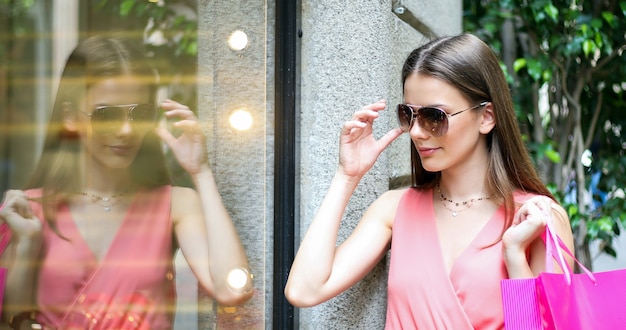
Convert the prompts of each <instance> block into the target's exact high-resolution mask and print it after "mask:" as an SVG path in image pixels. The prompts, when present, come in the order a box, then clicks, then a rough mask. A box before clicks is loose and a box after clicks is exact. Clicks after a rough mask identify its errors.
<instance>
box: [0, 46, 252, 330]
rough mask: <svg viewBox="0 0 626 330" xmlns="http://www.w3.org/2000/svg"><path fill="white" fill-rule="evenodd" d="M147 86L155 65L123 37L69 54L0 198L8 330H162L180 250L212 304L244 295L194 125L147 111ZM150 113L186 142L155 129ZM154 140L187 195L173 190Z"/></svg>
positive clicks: (236, 249)
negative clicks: (173, 162) (35, 146)
mask: <svg viewBox="0 0 626 330" xmlns="http://www.w3.org/2000/svg"><path fill="white" fill-rule="evenodd" d="M155 91H156V75H155V73H154V72H153V70H152V69H151V68H150V67H149V66H148V65H147V62H146V60H145V58H143V57H142V55H141V52H140V51H138V50H135V49H134V48H133V47H131V46H130V45H129V44H126V43H124V42H122V41H121V40H117V39H108V38H98V37H92V38H89V39H86V40H85V41H84V42H82V43H81V44H80V45H79V46H78V47H77V48H76V49H75V50H74V52H73V53H72V54H71V55H70V57H69V58H68V61H67V64H66V67H65V70H64V72H63V76H62V78H61V81H60V85H59V90H58V94H57V98H56V102H55V105H54V109H53V113H52V117H51V123H50V126H49V128H48V134H47V138H46V142H45V147H44V150H43V154H42V156H41V160H40V162H39V165H38V167H37V169H36V171H35V174H34V176H33V178H32V182H31V183H30V185H29V187H30V189H28V190H25V191H19V190H10V191H8V192H6V193H5V196H4V200H3V208H2V211H1V212H0V223H1V224H2V226H3V228H4V229H5V230H4V232H10V233H11V234H12V239H11V242H10V244H9V246H8V248H7V249H6V251H5V253H4V255H3V256H2V259H1V260H2V262H3V265H4V266H5V267H7V268H8V270H9V275H8V280H7V285H6V291H5V303H4V310H3V318H4V320H7V321H12V325H13V326H14V327H16V328H17V327H19V326H20V325H21V326H27V325H28V323H29V322H38V323H41V324H43V325H44V327H52V328H63V329H67V328H77V329H87V328H89V329H93V328H97V329H106V328H123V329H126V328H129V329H130V328H142V329H161V328H171V326H172V318H173V310H172V309H173V306H175V305H174V299H175V294H174V280H173V276H174V273H173V267H172V259H173V258H172V257H173V251H174V250H175V248H176V247H180V249H181V251H182V253H183V255H184V256H185V258H186V260H187V261H188V263H189V265H190V267H191V269H192V270H193V272H194V274H195V275H196V277H197V278H198V282H199V284H200V285H201V286H202V288H204V289H205V290H206V291H207V292H208V293H209V294H211V295H212V296H213V297H215V299H216V300H217V301H219V302H221V303H223V304H226V305H235V304H241V303H243V302H245V301H247V300H248V299H249V298H250V297H251V295H252V290H250V289H251V275H250V274H249V273H248V271H247V264H248V261H247V257H246V254H245V251H244V249H243V247H242V245H241V243H240V241H239V238H238V235H237V232H236V230H235V228H234V226H233V223H232V222H231V219H230V217H229V215H228V213H227V211H226V209H225V207H224V205H223V204H222V201H221V198H220V195H219V193H218V190H217V188H216V184H215V180H214V178H213V173H212V171H211V169H210V168H209V163H208V158H207V156H208V155H207V151H206V143H205V137H204V135H203V134H202V132H201V129H200V127H199V125H198V121H197V119H196V117H195V115H194V113H193V112H192V111H191V110H189V108H188V107H186V106H184V105H182V104H179V103H177V102H175V101H172V100H166V101H165V102H163V103H161V104H160V105H159V106H154V105H153V103H154V101H155ZM160 108H162V110H163V111H164V115H165V116H166V117H167V118H168V119H171V120H175V121H176V123H175V124H174V125H175V127H177V128H179V129H182V131H183V133H182V135H180V136H178V137H175V136H173V135H172V134H171V133H170V132H169V131H167V130H166V129H164V128H161V127H156V125H155V123H156V119H157V118H158V112H159V111H161V110H160ZM155 133H156V134H155ZM159 137H160V138H161V139H162V140H164V141H165V142H166V143H167V144H168V145H169V147H170V148H171V150H172V152H173V154H174V155H175V157H176V159H177V160H178V162H179V163H180V165H181V166H182V168H183V169H185V170H186V171H187V172H188V173H189V175H190V176H191V178H192V179H193V182H194V183H195V188H196V189H195V190H194V189H190V188H184V187H177V186H171V184H170V179H169V176H168V172H167V169H166V168H165V165H164V164H165V162H164V157H163V154H162V152H161V143H160V140H159ZM43 220H45V221H43ZM7 228H8V229H9V230H6V229H7ZM173 242H177V246H175V245H174V244H173ZM232 275H239V276H235V278H238V279H239V281H238V283H232V281H229V279H231V278H232ZM28 306H32V307H28ZM31 309H32V310H31ZM31 316H34V319H35V320H31V318H32V317H31ZM10 323H11V322H10ZM16 323H19V324H16ZM28 328H29V329H30V327H28Z"/></svg>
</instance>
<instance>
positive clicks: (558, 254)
mask: <svg viewBox="0 0 626 330" xmlns="http://www.w3.org/2000/svg"><path fill="white" fill-rule="evenodd" d="M546 217H547V219H548V221H547V222H546V230H545V237H544V240H545V244H546V271H547V272H550V273H552V272H553V271H554V265H553V262H552V259H554V260H556V261H557V263H558V264H559V266H560V267H561V270H563V275H564V276H565V280H566V281H567V285H570V284H571V281H572V274H573V273H574V272H573V270H572V268H571V267H570V266H569V265H568V264H567V262H565V257H564V256H563V251H565V253H567V255H569V256H570V257H572V259H574V261H576V263H577V264H578V266H579V267H580V269H581V270H582V271H583V272H584V273H585V274H587V277H589V279H590V280H591V281H592V282H593V283H594V284H595V283H596V278H595V276H593V273H592V272H591V271H590V270H589V269H587V267H585V266H584V265H583V264H582V263H581V262H580V261H578V259H576V256H575V255H574V253H572V251H570V250H569V248H568V247H567V245H565V243H564V242H563V241H562V240H561V238H560V237H559V236H558V235H557V234H556V230H554V224H553V222H552V213H551V212H550V214H546Z"/></svg>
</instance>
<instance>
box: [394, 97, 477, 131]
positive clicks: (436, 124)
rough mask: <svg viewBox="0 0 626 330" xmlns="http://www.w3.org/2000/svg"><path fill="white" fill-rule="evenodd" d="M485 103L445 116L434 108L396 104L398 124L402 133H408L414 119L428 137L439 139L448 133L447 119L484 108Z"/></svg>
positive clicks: (441, 111) (443, 112)
mask: <svg viewBox="0 0 626 330" xmlns="http://www.w3.org/2000/svg"><path fill="white" fill-rule="evenodd" d="M487 103H489V102H487V101H483V102H481V103H480V104H477V105H475V106H473V107H470V108H467V109H464V110H461V111H458V112H455V113H453V114H447V113H446V112H445V111H443V110H442V109H439V108H435V107H425V106H419V105H411V104H398V122H399V123H400V128H402V131H404V132H408V131H410V130H411V127H413V124H414V123H415V119H416V118H417V124H418V125H419V126H420V128H421V129H423V130H425V131H428V132H429V133H430V135H432V136H434V137H439V136H442V135H444V134H446V132H447V131H448V118H450V117H454V116H456V115H458V114H460V113H462V112H465V111H468V110H472V109H476V108H479V107H484V106H485V105H487Z"/></svg>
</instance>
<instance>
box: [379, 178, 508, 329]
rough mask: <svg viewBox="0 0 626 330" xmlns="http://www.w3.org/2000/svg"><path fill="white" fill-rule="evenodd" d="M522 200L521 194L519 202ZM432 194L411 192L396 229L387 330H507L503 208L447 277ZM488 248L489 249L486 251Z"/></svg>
mask: <svg viewBox="0 0 626 330" xmlns="http://www.w3.org/2000/svg"><path fill="white" fill-rule="evenodd" d="M517 197H518V195H517V194H516V200H517V199H518V198H517ZM432 201H433V192H432V190H425V191H424V190H417V189H412V188H410V189H408V190H407V191H406V193H404V195H403V196H402V199H401V201H400V204H399V205H398V210H397V214H396V218H395V220H394V224H393V239H392V243H391V260H390V266H389V278H388V284H387V287H388V288H387V290H388V298H387V299H388V301H387V320H386V327H385V328H386V329H404V330H407V329H428V330H431V329H453V330H464V329H481V330H488V329H502V328H503V327H504V316H503V311H502V296H501V291H500V280H502V279H505V278H507V271H506V267H505V265H504V261H503V257H502V243H501V242H498V243H497V244H495V245H491V246H489V245H490V244H492V243H493V242H494V241H496V240H497V239H498V238H499V237H500V234H501V232H502V224H503V221H504V208H503V207H501V208H500V209H498V210H497V212H496V213H495V214H494V215H493V217H492V218H491V219H490V220H489V221H488V222H487V223H486V224H485V226H484V227H483V228H482V230H481V231H480V232H479V233H478V235H477V236H476V237H475V238H474V240H473V241H472V243H470V245H469V246H468V247H467V249H466V250H465V251H464V252H462V254H461V255H460V256H459V257H458V258H457V259H456V261H455V262H454V264H453V266H452V268H451V270H450V274H447V273H446V269H445V266H444V263H443V255H442V251H441V245H440V244H439V238H438V235H437V226H436V223H435V214H434V208H433V202H432ZM486 246H488V247H486Z"/></svg>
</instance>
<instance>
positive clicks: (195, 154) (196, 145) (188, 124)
mask: <svg viewBox="0 0 626 330" xmlns="http://www.w3.org/2000/svg"><path fill="white" fill-rule="evenodd" d="M161 107H162V108H163V110H164V111H165V112H164V114H165V117H166V118H167V119H168V120H173V121H174V122H173V124H172V125H173V127H174V128H175V129H180V130H181V131H182V133H181V134H180V135H177V136H174V135H173V134H172V132H170V131H168V130H167V129H165V128H163V127H161V126H159V127H157V128H156V133H157V134H158V135H159V137H161V139H163V141H165V143H167V145H168V146H169V147H170V149H171V150H172V152H173V154H174V156H175V157H176V160H178V163H179V164H180V166H181V167H182V168H184V169H185V170H186V171H187V172H188V173H189V174H192V175H193V174H197V173H199V172H200V171H201V170H202V167H203V166H208V152H207V146H206V137H205V135H204V133H203V132H202V129H201V128H200V125H199V123H198V118H197V117H196V115H195V114H194V113H193V111H191V110H190V109H189V107H188V106H186V105H183V104H180V103H178V102H176V101H173V100H169V99H168V100H165V101H163V103H161Z"/></svg>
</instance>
